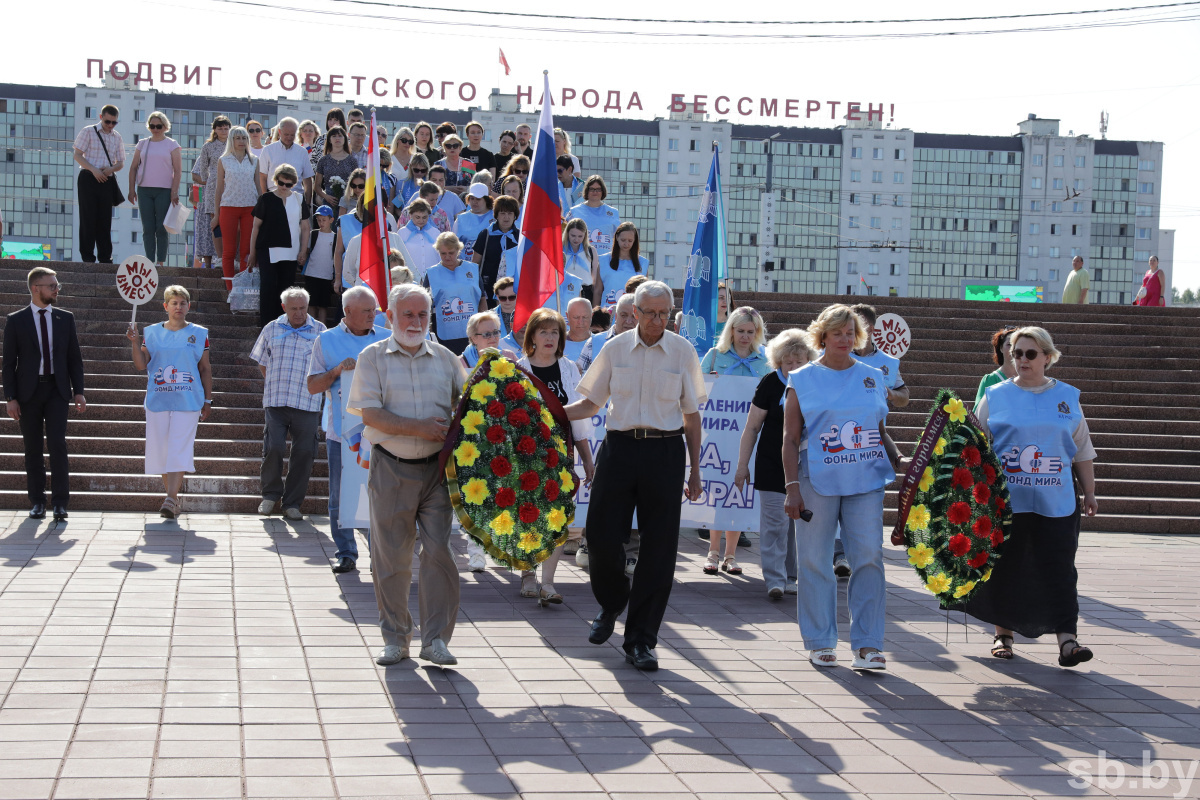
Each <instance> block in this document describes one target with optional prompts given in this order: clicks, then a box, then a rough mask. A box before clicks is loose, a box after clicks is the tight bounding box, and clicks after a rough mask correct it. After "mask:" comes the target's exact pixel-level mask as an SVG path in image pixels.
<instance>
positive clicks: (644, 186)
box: [642, 181, 650, 195]
mask: <svg viewBox="0 0 1200 800" xmlns="http://www.w3.org/2000/svg"><path fill="white" fill-rule="evenodd" d="M642 194H644V195H648V194H650V184H649V183H647V182H646V181H642Z"/></svg>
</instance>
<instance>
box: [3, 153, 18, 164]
mask: <svg viewBox="0 0 1200 800" xmlns="http://www.w3.org/2000/svg"><path fill="white" fill-rule="evenodd" d="M4 160H5V161H8V162H9V163H12V162H13V161H16V160H17V151H16V150H6V151H5V152H4Z"/></svg>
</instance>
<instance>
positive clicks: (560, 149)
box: [554, 128, 581, 175]
mask: <svg viewBox="0 0 1200 800" xmlns="http://www.w3.org/2000/svg"><path fill="white" fill-rule="evenodd" d="M562 156H570V158H571V163H573V164H574V165H575V174H576V175H578V174H579V173H580V171H581V168H580V166H579V159H578V158H577V157H576V156H575V155H573V154H572V153H571V136H570V134H568V133H567V132H566V131H564V130H563V129H562V128H555V129H554V158H555V159H556V160H557V159H558V158H560V157H562Z"/></svg>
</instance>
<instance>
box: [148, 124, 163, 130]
mask: <svg viewBox="0 0 1200 800" xmlns="http://www.w3.org/2000/svg"><path fill="white" fill-rule="evenodd" d="M146 127H147V128H149V129H150V130H152V131H161V130H162V129H163V127H164V126H162V125H147V126H146Z"/></svg>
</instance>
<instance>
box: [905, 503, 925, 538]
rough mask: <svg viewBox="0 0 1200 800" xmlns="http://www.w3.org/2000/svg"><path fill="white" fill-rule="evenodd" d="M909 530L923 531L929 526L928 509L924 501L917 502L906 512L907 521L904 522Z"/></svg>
mask: <svg viewBox="0 0 1200 800" xmlns="http://www.w3.org/2000/svg"><path fill="white" fill-rule="evenodd" d="M905 527H907V528H908V529H909V530H910V531H913V532H914V533H915V532H916V531H923V530H925V529H926V528H928V527H929V509H928V508H926V507H925V504H924V503H918V504H917V505H915V506H913V507H912V510H911V511H909V512H908V522H907V523H906V524H905Z"/></svg>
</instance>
